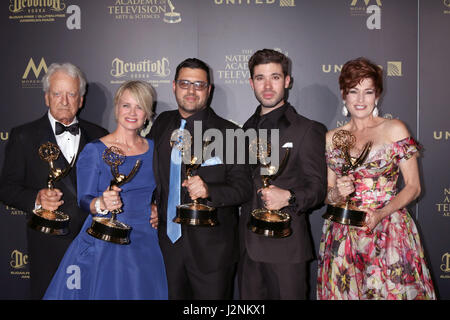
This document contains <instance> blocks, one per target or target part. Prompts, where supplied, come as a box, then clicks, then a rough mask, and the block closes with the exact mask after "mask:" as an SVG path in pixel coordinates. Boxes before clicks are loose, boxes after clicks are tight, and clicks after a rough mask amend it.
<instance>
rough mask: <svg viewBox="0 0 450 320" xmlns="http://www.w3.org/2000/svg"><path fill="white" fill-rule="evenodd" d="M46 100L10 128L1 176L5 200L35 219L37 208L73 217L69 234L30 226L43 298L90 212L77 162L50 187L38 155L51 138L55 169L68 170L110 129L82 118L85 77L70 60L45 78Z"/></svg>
mask: <svg viewBox="0 0 450 320" xmlns="http://www.w3.org/2000/svg"><path fill="white" fill-rule="evenodd" d="M42 83H43V89H44V92H45V96H44V98H45V104H46V105H47V107H48V108H49V110H48V112H46V113H45V115H43V116H42V117H41V118H40V119H37V120H35V121H33V122H30V123H26V124H24V125H21V126H18V127H15V128H13V129H12V130H11V133H10V138H9V141H8V144H7V146H6V151H5V154H6V157H5V162H4V166H3V171H2V174H1V178H0V200H1V201H3V202H4V203H5V204H7V205H9V206H12V207H15V208H17V209H20V210H22V211H25V212H26V213H27V215H28V216H29V217H30V216H31V215H32V212H33V210H34V209H38V208H43V209H46V210H51V211H54V210H57V209H58V210H60V211H62V212H64V213H65V214H68V215H69V217H70V222H69V232H68V234H66V235H49V234H45V233H42V232H40V231H37V230H34V229H31V228H27V244H28V255H29V259H30V260H29V265H30V284H31V298H32V299H41V298H42V297H43V295H44V293H45V290H46V289H47V286H48V285H49V283H50V280H51V279H52V276H53V274H54V272H55V271H56V269H57V268H58V265H59V262H60V260H61V259H62V257H63V255H64V253H65V251H66V249H67V247H68V246H69V244H70V243H71V242H72V240H73V239H74V238H75V236H76V235H77V234H78V232H79V230H80V229H81V226H82V224H83V222H84V220H85V218H86V216H87V213H86V212H84V211H82V210H81V209H80V208H79V207H78V205H77V197H76V190H77V188H76V166H75V165H74V166H73V168H72V169H71V170H70V171H69V173H68V175H66V176H65V177H64V178H62V179H61V180H59V181H58V182H56V183H55V188H54V189H52V190H51V189H48V188H45V187H44V186H45V184H46V181H47V177H48V174H49V165H48V163H47V162H46V161H43V160H42V159H41V158H40V157H39V155H38V149H39V147H40V146H41V145H42V144H44V143H46V142H52V143H54V144H57V145H58V147H59V148H60V150H61V153H60V156H59V158H58V159H57V160H56V161H55V167H56V168H61V169H63V168H66V167H68V166H69V163H70V162H71V161H72V159H73V158H74V157H75V158H76V157H77V155H78V154H79V153H80V152H81V150H82V149H83V147H84V145H85V144H86V143H88V142H90V141H91V140H94V139H97V138H100V137H102V136H104V135H106V134H107V133H108V132H107V131H106V130H105V129H103V128H101V127H99V126H97V125H95V124H93V123H90V122H87V121H84V120H82V119H79V118H77V113H78V111H79V110H80V108H81V107H82V105H83V96H84V94H85V89H86V80H85V78H84V76H83V74H82V72H81V71H80V69H79V68H78V67H76V66H74V65H73V64H71V63H64V64H58V63H53V64H51V65H50V66H49V68H48V71H47V73H46V75H45V76H44V77H43V79H42Z"/></svg>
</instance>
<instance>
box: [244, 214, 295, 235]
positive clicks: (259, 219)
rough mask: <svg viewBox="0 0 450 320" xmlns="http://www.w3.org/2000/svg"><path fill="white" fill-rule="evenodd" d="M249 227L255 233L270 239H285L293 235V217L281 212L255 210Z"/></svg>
mask: <svg viewBox="0 0 450 320" xmlns="http://www.w3.org/2000/svg"><path fill="white" fill-rule="evenodd" d="M247 227H248V228H249V229H250V230H251V231H252V232H254V233H256V234H259V235H263V236H266V237H269V238H285V237H288V236H290V235H291V233H292V229H291V217H290V215H289V214H287V213H283V212H280V211H270V210H267V209H255V210H253V211H252V213H251V215H250V222H249V223H248V225H247Z"/></svg>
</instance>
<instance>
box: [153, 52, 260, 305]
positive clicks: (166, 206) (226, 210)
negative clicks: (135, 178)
mask: <svg viewBox="0 0 450 320" xmlns="http://www.w3.org/2000/svg"><path fill="white" fill-rule="evenodd" d="M173 92H174V94H175V98H176V101H177V104H178V109H177V110H173V111H166V112H163V113H161V114H160V115H159V116H158V118H157V119H156V120H155V122H154V123H153V126H152V129H151V131H150V134H149V137H150V138H151V139H153V140H154V144H155V152H154V158H155V159H154V174H155V179H156V182H157V190H156V192H155V200H156V205H157V212H158V217H159V225H158V237H159V243H160V246H161V250H162V253H163V256H164V262H165V264H166V273H167V280H168V286H169V299H231V298H232V296H233V290H232V289H233V279H234V275H235V270H236V263H237V260H238V257H239V241H238V216H239V205H240V204H242V203H244V202H246V201H248V200H249V195H250V194H251V189H252V185H251V180H250V175H249V171H248V168H247V166H246V165H245V164H237V163H236V162H233V163H226V161H225V159H227V156H226V152H228V151H230V152H233V151H234V150H218V151H223V153H222V155H223V156H222V157H220V156H218V155H217V154H216V156H214V157H211V158H209V159H204V160H206V161H204V163H203V164H202V166H200V167H199V168H198V169H197V170H196V172H194V176H193V177H190V178H189V179H188V178H187V177H186V165H185V164H181V168H179V169H174V167H172V163H173V161H172V160H171V159H172V154H173V152H174V150H173V148H172V145H171V135H172V133H173V131H174V130H177V129H180V128H183V129H185V130H187V131H189V132H190V134H191V136H192V137H194V138H195V136H196V135H201V136H202V137H203V133H205V131H206V130H210V129H214V130H216V132H218V133H220V135H222V137H225V135H226V133H225V132H226V130H227V129H229V130H235V129H236V128H237V126H236V125H235V124H233V123H231V122H230V121H227V120H225V119H223V118H221V117H219V116H218V115H217V114H216V113H215V112H214V111H213V110H212V109H211V108H210V107H209V106H208V100H209V95H210V92H211V82H210V75H209V67H208V66H207V65H206V64H205V63H204V62H203V61H201V60H199V59H196V58H189V59H186V60H185V61H183V62H181V63H180V64H179V65H178V67H177V69H176V74H175V80H174V81H173ZM194 128H196V130H198V131H199V132H195V131H196V130H194ZM196 143H198V144H202V141H196V139H193V145H192V146H191V150H195V148H196V146H195V144H196ZM198 147H200V150H201V148H202V146H198V145H197V148H198ZM218 153H221V152H218ZM189 156H190V154H189ZM176 171H178V172H177V174H181V177H180V179H179V182H178V183H176V182H173V181H174V180H173V179H171V176H172V175H173V174H174V172H176ZM180 171H181V172H180ZM175 184H176V185H175ZM175 190H176V192H175ZM172 191H173V192H174V193H176V194H173V193H171V192H172ZM174 197H179V198H178V199H179V202H178V203H181V204H185V203H190V202H192V200H195V199H199V200H201V201H206V204H207V205H210V206H213V207H215V208H217V218H218V221H219V224H218V225H216V226H212V227H210V226H189V225H181V226H180V225H176V224H175V223H174V222H173V221H172V220H173V215H174V214H175V212H176V203H174V202H172V201H171V200H170V199H171V198H174ZM171 230H172V231H176V232H175V233H176V234H172V233H171Z"/></svg>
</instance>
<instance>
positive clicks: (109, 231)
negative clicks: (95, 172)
mask: <svg viewBox="0 0 450 320" xmlns="http://www.w3.org/2000/svg"><path fill="white" fill-rule="evenodd" d="M125 158H126V157H125V155H124V153H123V152H122V150H120V149H119V148H117V147H114V146H112V147H109V148H107V149H105V151H104V152H103V161H105V162H106V163H107V164H108V165H109V166H110V167H111V174H112V176H113V179H112V180H111V182H110V184H109V187H110V188H111V187H113V186H117V187H120V186H122V185H124V184H125V183H127V182H129V181H130V180H131V179H133V177H134V175H135V174H136V172H137V171H138V170H139V167H140V165H141V160H136V163H135V164H134V167H133V169H131V171H130V173H129V174H128V175H127V176H126V175H124V174H122V173H119V169H118V167H119V166H120V165H121V164H122V163H124V161H125ZM121 212H122V209H115V210H113V211H111V217H94V218H92V224H91V226H90V227H89V229H87V231H86V232H87V233H89V234H90V235H91V236H93V237H94V238H97V239H100V240H104V241H108V242H112V243H117V244H129V243H130V233H131V227H130V226H128V225H126V224H125V223H123V222H120V221H119V220H117V217H116V216H117V214H119V213H121Z"/></svg>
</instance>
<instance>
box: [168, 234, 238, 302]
mask: <svg viewBox="0 0 450 320" xmlns="http://www.w3.org/2000/svg"><path fill="white" fill-rule="evenodd" d="M160 243H161V242H160ZM161 251H162V253H163V256H164V263H165V265H166V274H167V284H168V288H169V299H170V300H210V299H213V300H230V299H232V298H233V284H234V282H233V281H234V275H235V271H236V267H235V264H231V265H227V266H224V267H223V268H221V269H219V270H215V271H213V272H209V273H205V272H202V271H201V270H200V269H199V268H198V267H197V264H196V262H195V260H194V257H192V256H191V255H190V254H189V250H188V249H184V248H183V238H181V239H179V240H178V241H177V242H175V244H171V243H170V244H169V243H164V244H163V245H161ZM205 254H208V253H207V252H205Z"/></svg>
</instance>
